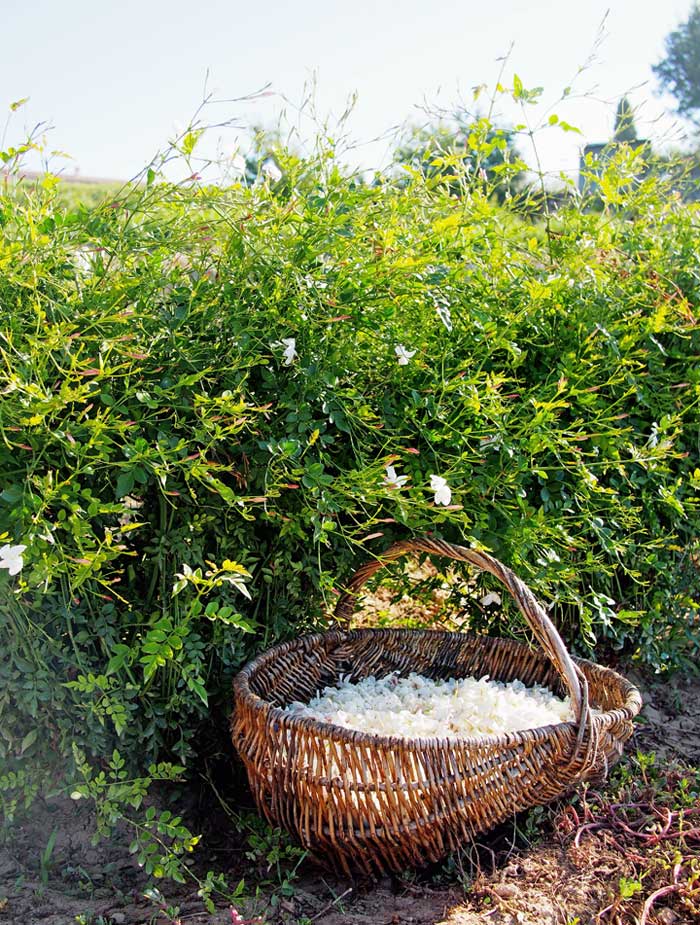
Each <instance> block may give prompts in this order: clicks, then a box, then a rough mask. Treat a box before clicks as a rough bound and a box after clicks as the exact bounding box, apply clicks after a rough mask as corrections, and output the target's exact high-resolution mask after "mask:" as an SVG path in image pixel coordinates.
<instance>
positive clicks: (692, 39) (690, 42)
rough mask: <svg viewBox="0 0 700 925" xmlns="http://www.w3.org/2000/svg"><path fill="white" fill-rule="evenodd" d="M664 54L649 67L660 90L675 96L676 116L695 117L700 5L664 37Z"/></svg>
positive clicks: (699, 89) (699, 97) (699, 102)
mask: <svg viewBox="0 0 700 925" xmlns="http://www.w3.org/2000/svg"><path fill="white" fill-rule="evenodd" d="M665 45H666V54H665V56H664V58H663V59H662V60H661V61H659V63H658V64H655V65H654V66H653V67H652V70H653V71H654V74H655V75H656V77H657V79H658V81H659V84H660V86H661V89H662V90H665V91H666V92H667V93H670V94H671V96H675V98H676V101H677V109H678V112H679V113H680V115H682V116H685V117H686V118H690V119H696V117H697V113H698V110H700V7H699V6H698V5H697V3H694V4H693V7H692V9H691V11H690V14H689V15H688V18H687V19H686V21H685V22H683V23H681V24H680V25H679V27H678V28H677V29H675V30H674V31H673V32H671V33H670V34H669V35H667V36H666V42H665Z"/></svg>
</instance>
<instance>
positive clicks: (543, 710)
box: [285, 673, 574, 773]
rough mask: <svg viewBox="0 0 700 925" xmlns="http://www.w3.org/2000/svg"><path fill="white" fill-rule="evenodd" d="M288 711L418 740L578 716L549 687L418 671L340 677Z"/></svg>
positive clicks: (486, 732)
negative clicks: (352, 678) (354, 679)
mask: <svg viewBox="0 0 700 925" xmlns="http://www.w3.org/2000/svg"><path fill="white" fill-rule="evenodd" d="M285 711H286V712H287V713H290V714H292V715H294V716H297V717H300V718H306V717H310V718H314V719H317V720H321V721H323V722H330V723H334V724H335V725H338V726H344V727H345V728H347V729H360V730H362V731H364V732H370V733H374V734H378V735H403V736H410V737H416V738H419V737H426V736H446V737H448V738H456V737H457V736H461V735H477V736H482V735H499V734H503V733H505V732H514V731H516V730H518V729H535V728H537V727H538V726H547V725H550V724H558V723H564V722H570V721H571V720H572V719H573V718H574V715H573V711H572V709H571V702H570V700H569V698H565V699H560V698H559V697H555V696H554V694H553V693H552V692H551V691H550V690H548V689H547V688H544V687H540V686H534V687H526V686H525V685H524V684H523V683H522V681H510V682H508V683H504V682H502V681H491V680H490V679H489V678H488V676H484V677H481V678H448V679H446V680H442V679H440V680H432V679H431V678H426V677H423V676H422V675H419V674H416V673H411V674H410V675H409V676H408V677H407V678H401V677H399V676H398V674H397V673H394V674H391V675H388V676H387V677H384V678H376V677H374V676H370V677H368V678H363V679H362V680H361V681H358V682H357V683H354V684H353V683H352V682H351V681H350V680H349V679H348V678H340V679H339V680H338V682H337V685H336V686H335V687H326V688H324V689H323V690H322V691H319V692H318V693H317V694H316V696H315V697H313V698H312V699H311V700H310V701H309V703H301V702H299V701H295V702H294V703H291V704H289V705H288V706H287V707H285ZM338 772H340V769H338ZM333 773H335V771H334V772H333ZM346 773H352V772H346Z"/></svg>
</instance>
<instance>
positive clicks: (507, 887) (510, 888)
mask: <svg viewBox="0 0 700 925" xmlns="http://www.w3.org/2000/svg"><path fill="white" fill-rule="evenodd" d="M491 892H492V893H493V894H494V895H495V896H498V897H499V899H513V898H514V897H515V896H517V895H518V888H517V886H515V884H513V883H496V884H494V886H492V887H491Z"/></svg>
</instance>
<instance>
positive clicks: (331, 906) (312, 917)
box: [309, 886, 352, 922]
mask: <svg viewBox="0 0 700 925" xmlns="http://www.w3.org/2000/svg"><path fill="white" fill-rule="evenodd" d="M348 893H352V887H351V886H349V887H348V888H347V890H346V891H345V892H344V893H341V894H340V896H336V897H335V899H332V900H331V901H330V902H329V903H328V905H327V906H324V907H323V909H321V911H320V912H317V913H316V915H312V916H311V918H310V919H309V921H310V922H315V921H316V919H320V918H321V916H322V915H325V914H326V912H330V911H331V909H332V908H333V906H335V904H336V903H339V902H340V900H341V899H343V898H344V897H345V896H347V895H348Z"/></svg>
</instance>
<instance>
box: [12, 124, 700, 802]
mask: <svg viewBox="0 0 700 925" xmlns="http://www.w3.org/2000/svg"><path fill="white" fill-rule="evenodd" d="M187 137H188V138H190V140H189V141H188V140H186V141H185V143H184V144H183V149H184V150H183V154H184V156H187V155H189V154H190V153H191V150H192V148H193V146H194V144H195V142H196V137H194V136H187ZM469 143H470V144H474V145H475V146H476V145H478V144H480V143H481V142H480V141H479V138H478V137H475V138H473V139H471V140H470V141H469ZM6 159H10V156H9V155H8V156H7V158H6ZM277 164H278V165H279V170H280V173H281V177H279V176H278V175H277V174H275V175H274V176H272V175H268V176H267V178H262V179H261V180H260V182H257V183H255V184H253V185H252V186H251V185H245V184H242V183H238V184H236V183H233V184H230V185H226V186H213V185H212V186H207V185H205V184H203V183H202V182H200V181H199V180H198V179H196V178H194V177H192V178H190V179H189V180H188V181H186V182H184V183H181V184H172V183H168V182H166V181H165V180H163V179H162V178H161V177H159V176H158V174H157V171H155V170H153V169H151V170H149V172H148V174H147V175H146V176H145V177H144V182H143V183H142V184H140V185H134V186H133V187H130V188H128V189H124V190H122V191H120V192H119V193H117V194H110V198H109V199H108V200H107V201H104V202H102V203H101V204H99V205H97V206H92V207H90V208H87V207H84V206H75V205H66V203H65V200H62V199H61V197H60V195H59V191H60V184H59V182H58V181H57V180H56V179H55V178H51V177H50V176H49V177H47V178H46V179H45V180H44V181H43V182H40V183H37V184H33V185H30V184H26V183H25V184H24V186H23V195H21V196H18V195H16V189H13V188H11V185H10V184H9V183H8V182H7V181H6V185H5V190H4V195H3V196H2V198H1V199H0V307H1V308H2V315H1V317H0V393H1V394H2V402H1V403H0V433H1V435H2V441H1V442H0V490H1V493H0V546H3V549H4V551H0V557H4V559H3V561H0V609H1V613H2V617H1V620H2V623H1V624H0V634H1V637H2V645H3V649H4V651H5V658H4V659H3V661H2V664H1V665H0V691H1V693H0V756H1V757H2V761H3V764H4V765H5V774H4V775H3V776H2V777H0V791H2V792H3V793H4V794H5V808H6V810H8V811H12V809H13V808H14V806H15V802H16V799H17V794H18V793H21V794H24V796H27V795H28V796H29V797H31V794H32V793H33V790H32V787H33V786H34V785H33V784H32V783H31V781H30V775H29V769H30V768H46V767H48V766H55V761H56V758H62V757H65V756H69V757H70V756H71V755H72V754H74V753H73V752H72V748H73V746H75V747H76V748H77V749H78V751H77V752H76V753H75V754H77V756H78V757H77V764H78V767H79V768H80V767H83V769H84V768H85V767H86V766H87V765H86V764H85V760H86V758H85V756H87V760H88V761H89V760H92V759H98V758H99V757H100V756H102V755H110V754H112V750H113V748H114V747H115V746H117V747H118V749H119V752H120V753H121V755H122V756H125V757H126V760H127V762H128V763H129V765H130V766H136V767H145V766H146V764H147V763H148V762H151V761H161V760H177V761H178V762H180V763H181V764H182V766H183V767H184V768H187V767H188V766H191V765H192V764H193V762H194V760H195V759H196V757H197V747H198V741H199V739H198V737H199V735H200V733H201V730H202V728H203V725H204V724H206V723H208V722H209V718H210V716H211V715H212V713H213V714H214V715H217V711H222V710H226V709H228V707H229V700H228V698H229V693H228V692H229V682H230V679H231V677H232V675H233V673H234V672H235V671H236V670H237V669H238V668H239V667H240V666H241V665H242V664H243V663H244V662H245V661H246V660H247V659H248V658H249V657H250V656H251V655H252V654H253V653H254V652H255V651H258V650H259V649H261V648H262V647H265V646H268V645H270V644H271V643H272V642H274V641H276V640H279V639H283V638H288V637H292V636H297V635H300V634H302V633H304V632H306V631H308V630H311V629H313V628H318V627H321V626H324V625H326V622H327V618H326V617H325V613H326V612H327V608H328V607H330V606H331V605H332V602H333V597H334V589H338V588H339V587H341V586H342V583H343V579H344V577H345V576H347V575H348V574H349V571H350V570H351V568H352V567H353V566H355V565H357V563H358V562H359V561H360V560H361V559H363V558H364V557H366V556H367V555H371V554H378V553H380V552H381V550H382V549H383V548H384V547H386V546H387V545H388V544H389V543H390V542H391V541H392V540H395V539H398V538H400V537H406V536H408V535H411V534H421V533H425V532H432V533H433V534H435V535H442V536H444V537H445V538H447V539H450V540H453V541H457V542H461V543H465V544H474V545H477V546H479V547H482V548H486V549H488V550H491V551H492V552H493V553H494V554H495V555H496V556H497V557H498V558H500V559H501V560H503V561H504V562H506V563H507V564H509V565H510V566H511V567H512V568H514V569H515V570H516V571H517V572H518V573H519V574H521V575H522V576H523V577H524V578H525V579H526V580H527V581H528V582H529V583H530V584H531V585H532V586H533V588H534V589H535V590H536V591H537V592H538V593H539V594H540V595H542V597H543V598H544V599H545V600H546V601H548V602H549V601H551V602H552V603H553V607H554V610H553V613H554V616H555V618H556V620H557V622H558V623H559V624H560V625H561V626H563V627H564V629H565V631H566V633H567V635H568V638H569V640H570V642H571V643H572V645H573V646H574V648H575V649H576V650H578V651H591V650H592V649H593V648H594V647H596V646H598V647H599V648H598V653H599V657H607V656H606V653H608V654H609V653H610V651H611V650H612V649H625V650H626V652H627V653H628V654H629V655H630V656H632V657H634V658H636V659H639V660H640V661H641V662H644V663H646V664H648V665H650V666H653V667H654V668H656V669H659V670H662V669H666V668H673V667H678V666H686V667H687V666H689V665H692V664H693V660H694V658H695V655H696V653H697V646H698V626H697V610H696V606H695V605H694V604H693V593H694V592H696V591H697V558H694V557H696V556H697V539H696V537H697V534H698V507H697V492H698V489H700V469H698V458H697V454H698V436H699V432H698V399H699V397H700V365H699V364H698V348H699V346H700V335H699V332H698V324H697V320H696V316H695V313H696V306H697V304H698V295H699V287H700V282H699V279H698V271H697V265H698V230H697V225H698V211H697V209H696V207H694V206H692V205H684V204H682V203H680V201H679V200H678V199H677V198H676V197H674V196H673V195H672V192H671V190H670V189H669V188H668V187H665V186H664V185H663V183H662V181H661V180H660V179H658V178H655V177H654V176H653V175H652V174H650V173H647V174H645V175H644V179H642V180H639V179H635V177H638V176H639V173H638V171H636V170H634V171H633V170H632V168H631V167H630V163H629V155H627V154H625V152H624V151H622V152H621V153H620V154H619V155H618V156H617V157H616V158H614V159H613V160H611V162H610V163H609V164H608V165H607V166H606V168H605V173H604V175H603V176H602V178H599V180H600V182H598V184H597V192H596V195H597V197H599V198H601V201H602V209H601V210H597V211H593V210H589V208H588V205H589V204H588V203H587V202H586V201H582V200H580V199H579V198H577V196H576V195H575V193H574V192H571V194H570V195H569V197H568V199H567V200H566V201H565V204H564V205H563V206H562V207H561V209H560V210H559V212H558V213H557V214H556V215H553V216H546V221H544V222H543V221H542V220H541V216H540V215H534V217H533V214H532V200H531V199H529V198H528V195H527V192H525V193H523V194H522V196H521V197H520V199H518V200H517V201H516V200H510V202H509V201H506V203H505V205H499V204H498V203H497V201H496V200H495V199H494V198H493V197H491V195H490V189H489V187H488V185H487V183H486V184H481V185H480V184H475V183H474V182H470V184H469V185H468V187H467V186H465V188H464V189H463V190H462V191H461V192H460V191H459V190H457V192H455V188H454V183H451V184H450V185H449V186H447V185H446V184H444V183H441V182H440V179H439V177H437V178H436V177H432V178H431V177H427V178H426V177H425V176H423V175H422V174H421V173H420V172H417V171H413V172H411V174H410V176H409V179H408V180H406V179H405V178H401V179H400V180H398V179H397V180H392V179H389V178H382V177H378V178H377V179H376V182H374V183H372V184H367V183H364V182H361V181H360V180H359V179H358V178H357V177H354V176H352V175H348V173H347V172H346V171H343V170H342V169H341V168H340V166H339V165H338V163H337V162H336V161H335V160H334V159H333V157H332V156H331V155H330V154H328V152H327V151H324V150H321V153H320V154H319V155H318V156H314V157H310V158H306V159H301V158H299V157H295V156H293V155H292V154H290V153H289V152H285V151H284V150H280V151H278V152H277ZM458 166H459V165H456V166H454V165H453V170H455V169H457V168H458ZM521 167H522V165H517V164H516V165H514V166H513V169H514V170H520V169H521ZM451 176H452V174H451ZM539 201H540V202H541V198H540V200H539ZM18 546H24V547H26V548H25V549H24V550H19V551H18V549H17V547H18ZM5 547H6V548H5ZM19 557H21V559H22V561H21V563H20V565H21V570H20V569H18V568H16V567H14V568H12V569H11V568H10V567H9V566H10V565H12V564H13V563H14V565H15V566H16V565H17V563H18V558H19ZM2 569H4V571H2ZM10 571H14V572H15V574H13V575H10V574H9V573H10ZM480 581H482V582H485V579H483V578H482V579H480ZM696 599H697V598H696ZM474 624H475V626H479V625H480V623H479V616H478V614H475V615H474ZM113 761H114V759H113ZM121 761H122V759H120V758H119V756H117V764H116V767H117V769H120V768H121V763H120V762H121ZM63 769H64V770H65V765H64V766H63ZM42 773H43V772H42ZM86 773H87V772H86ZM115 773H116V772H115ZM119 773H121V771H120V772H119ZM163 773H164V774H166V776H167V773H169V772H167V773H166V772H163ZM100 786H102V785H100ZM88 790H89V787H88ZM86 792H87V791H86Z"/></svg>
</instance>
